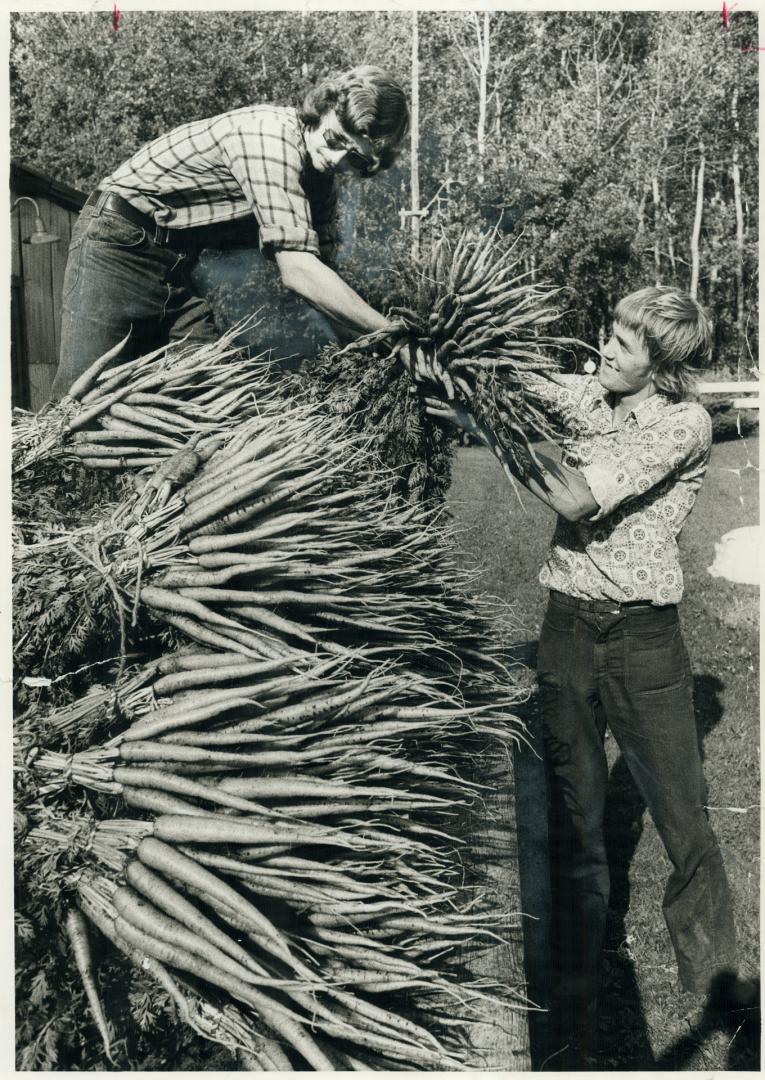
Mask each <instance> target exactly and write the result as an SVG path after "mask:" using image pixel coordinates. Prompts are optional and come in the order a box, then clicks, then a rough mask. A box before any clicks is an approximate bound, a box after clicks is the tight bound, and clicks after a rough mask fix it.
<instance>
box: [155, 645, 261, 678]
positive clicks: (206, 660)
mask: <svg viewBox="0 0 765 1080" xmlns="http://www.w3.org/2000/svg"><path fill="white" fill-rule="evenodd" d="M187 650H188V651H185V650H181V649H179V650H178V651H177V652H174V653H170V654H169V655H167V656H163V657H162V658H161V659H160V660H159V661H158V662H157V671H158V672H159V673H160V674H162V675H169V674H171V673H173V672H176V671H194V670H196V669H197V668H204V667H207V666H208V665H210V664H213V663H216V662H217V663H221V664H223V663H225V664H246V663H247V658H246V657H245V656H241V655H240V654H239V653H233V652H229V653H221V652H215V651H213V650H211V649H207V650H205V651H204V652H198V651H195V649H194V646H193V645H189V646H187Z"/></svg>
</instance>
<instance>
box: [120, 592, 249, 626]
mask: <svg viewBox="0 0 765 1080" xmlns="http://www.w3.org/2000/svg"><path fill="white" fill-rule="evenodd" d="M141 601H142V602H143V603H144V604H146V605H147V606H148V607H152V608H158V609H159V610H160V611H170V612H172V613H173V614H175V615H192V616H194V617H195V618H197V619H200V620H201V621H202V622H206V623H211V624H212V625H213V626H236V623H235V622H234V620H233V619H227V618H225V617H224V616H223V615H219V614H218V613H217V612H215V611H213V610H212V608H208V607H205V606H204V604H200V603H199V601H197V600H190V599H189V598H188V597H184V596H181V595H180V594H179V593H177V592H173V591H171V590H170V589H161V588H159V587H158V586H157V585H144V587H143V588H142V589H141Z"/></svg>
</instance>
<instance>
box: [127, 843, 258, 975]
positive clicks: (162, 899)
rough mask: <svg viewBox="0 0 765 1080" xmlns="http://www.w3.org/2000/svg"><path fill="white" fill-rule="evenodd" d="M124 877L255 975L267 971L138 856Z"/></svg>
mask: <svg viewBox="0 0 765 1080" xmlns="http://www.w3.org/2000/svg"><path fill="white" fill-rule="evenodd" d="M125 880H126V881H127V882H128V884H129V885H132V886H133V888H134V889H136V890H137V891H138V892H140V893H142V894H143V895H144V896H145V897H146V899H147V900H150V901H151V902H152V903H153V904H155V905H156V906H157V907H159V908H161V909H162V910H163V911H164V912H165V913H166V914H167V915H170V916H171V917H172V918H173V919H176V920H177V921H178V922H179V923H181V924H182V925H183V926H185V927H186V928H187V930H190V931H191V932H192V933H194V934H197V935H199V937H203V938H204V939H205V940H207V941H209V942H210V944H211V945H214V946H216V948H218V949H220V951H221V952H224V953H226V954H227V955H228V956H230V957H232V959H234V960H236V961H238V962H239V963H240V964H242V966H243V967H245V968H247V969H248V970H249V971H252V972H253V973H254V974H255V975H267V974H268V972H267V971H266V969H265V968H264V967H263V965H262V964H260V963H259V962H258V961H257V960H255V958H254V957H253V956H251V955H250V953H249V952H248V951H247V950H246V949H245V948H243V947H242V946H241V945H240V944H239V943H238V942H236V941H234V939H233V938H231V937H229V935H228V934H227V933H225V931H223V930H221V929H220V928H219V927H218V926H217V925H216V924H215V923H214V922H212V920H211V919H208V918H207V916H206V915H203V914H202V912H201V911H200V910H199V909H198V908H197V907H196V905H194V904H192V903H191V901H190V900H187V899H186V897H185V896H182V895H181V894H180V893H179V892H178V891H177V890H176V889H174V888H173V887H172V885H169V884H168V882H167V881H165V879H164V878H162V877H160V876H159V875H158V874H155V873H154V871H153V870H151V869H150V868H149V867H148V866H146V865H144V863H142V862H140V861H139V860H137V859H133V860H131V862H129V863H128V864H127V866H126V868H125Z"/></svg>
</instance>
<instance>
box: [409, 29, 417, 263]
mask: <svg viewBox="0 0 765 1080" xmlns="http://www.w3.org/2000/svg"><path fill="white" fill-rule="evenodd" d="M411 98H412V101H411V112H410V128H409V132H410V150H411V159H412V160H411V196H412V205H411V222H412V255H413V256H414V258H417V256H418V255H419V253H420V158H419V153H420V31H419V26H418V23H417V12H416V11H413V12H412V93H411Z"/></svg>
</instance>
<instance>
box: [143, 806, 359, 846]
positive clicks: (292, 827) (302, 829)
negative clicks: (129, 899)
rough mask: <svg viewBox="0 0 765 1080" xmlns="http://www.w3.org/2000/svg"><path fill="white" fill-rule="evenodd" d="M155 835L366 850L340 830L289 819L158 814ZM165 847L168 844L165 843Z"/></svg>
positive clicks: (173, 839)
mask: <svg viewBox="0 0 765 1080" xmlns="http://www.w3.org/2000/svg"><path fill="white" fill-rule="evenodd" d="M153 833H154V837H156V839H157V840H164V841H167V842H168V843H171V844H178V843H181V844H183V843H186V844H205V843H206V844H278V843H290V842H291V843H292V844H294V845H295V846H299V845H303V844H320V845H329V846H333V847H348V848H352V849H359V848H360V849H362V850H366V848H367V844H365V843H364V842H363V841H359V840H358V838H357V837H356V836H355V835H354V834H352V833H347V832H342V831H341V830H340V829H329V828H325V827H323V826H317V825H309V824H303V823H301V822H295V823H293V822H290V821H289V820H288V819H284V820H282V819H276V818H274V817H271V818H270V819H269V820H263V819H260V818H259V819H257V820H256V821H245V820H243V819H242V818H231V817H225V818H224V817H223V815H220V817H219V820H218V821H215V822H213V821H211V820H210V819H208V818H201V817H187V816H183V815H174V814H171V815H167V816H165V815H163V816H162V817H158V818H157V819H156V820H155V822H154V827H153ZM164 846H167V845H164Z"/></svg>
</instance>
